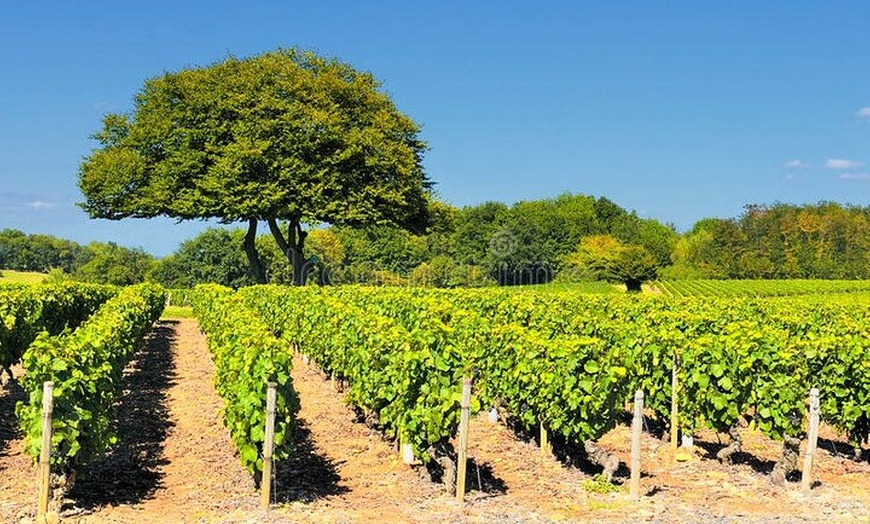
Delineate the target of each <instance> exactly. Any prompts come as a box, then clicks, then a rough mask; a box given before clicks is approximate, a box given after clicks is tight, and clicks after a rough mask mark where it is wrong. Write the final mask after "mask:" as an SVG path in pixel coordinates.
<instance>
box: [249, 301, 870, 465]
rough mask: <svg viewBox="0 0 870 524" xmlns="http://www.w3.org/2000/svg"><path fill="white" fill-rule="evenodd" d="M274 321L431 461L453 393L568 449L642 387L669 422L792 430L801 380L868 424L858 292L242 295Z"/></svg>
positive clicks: (833, 417) (449, 425) (844, 425)
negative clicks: (853, 296)
mask: <svg viewBox="0 0 870 524" xmlns="http://www.w3.org/2000/svg"><path fill="white" fill-rule="evenodd" d="M240 293H241V294H242V295H243V296H244V299H245V301H246V303H247V304H249V306H250V307H252V308H254V309H256V310H257V311H258V312H259V313H260V314H261V315H262V316H263V319H264V321H265V322H266V323H267V324H268V325H269V326H270V328H271V329H272V330H273V331H274V332H276V333H278V334H279V335H280V336H281V337H283V338H284V339H285V340H287V341H295V342H298V343H299V344H300V348H301V350H302V351H303V352H304V353H305V354H307V355H309V356H310V357H311V358H312V359H313V360H314V361H316V363H317V364H318V365H319V366H320V367H321V368H322V369H323V370H324V371H325V372H327V373H329V374H331V375H334V376H335V377H336V378H337V379H342V380H347V381H349V383H350V390H349V392H348V401H349V402H350V403H352V404H353V405H355V406H357V407H358V408H359V409H360V410H362V411H363V412H365V413H369V414H372V415H373V416H374V418H375V419H376V420H377V421H378V422H379V423H380V424H381V425H382V426H383V429H384V430H385V431H386V433H387V435H390V436H392V437H395V438H400V439H402V440H403V441H404V442H408V443H410V444H412V446H413V447H414V449H415V451H416V453H417V454H418V455H420V456H423V457H424V458H427V455H426V454H427V450H429V449H430V446H432V445H434V444H438V443H443V442H445V441H446V440H447V439H449V438H450V437H452V436H453V435H454V433H455V431H456V427H457V423H458V411H459V410H458V404H457V399H458V390H459V384H460V379H461V378H462V377H463V376H468V375H472V374H473V375H475V377H476V380H475V397H474V400H473V404H474V406H475V408H474V409H477V408H478V407H479V406H480V405H498V406H500V407H501V409H503V410H504V411H506V412H507V414H508V415H509V416H511V417H512V418H514V419H515V420H517V421H519V422H520V423H521V424H523V425H525V426H526V427H528V428H530V429H531V428H534V427H537V425H538V424H544V425H545V426H546V427H547V428H548V429H549V430H550V431H552V432H554V433H557V434H560V435H561V436H563V437H564V438H565V439H567V440H568V441H570V442H575V443H578V444H579V443H582V442H584V441H585V440H594V439H597V438H599V437H600V436H601V435H603V434H604V432H606V431H607V430H608V429H610V428H611V427H613V425H615V424H616V422H617V420H619V418H620V416H621V413H622V410H623V409H624V406H625V403H626V402H628V401H629V400H630V398H631V394H632V393H633V392H634V391H635V390H636V389H638V388H640V389H642V390H643V391H644V392H645V404H646V408H647V409H648V410H649V411H650V413H651V414H652V416H653V417H654V418H655V419H657V420H659V421H661V422H663V423H665V424H667V423H668V420H669V414H670V403H671V397H672V391H671V371H672V369H673V368H674V366H676V372H677V376H678V383H679V389H678V390H677V392H676V394H677V396H678V399H679V404H680V419H679V421H678V423H679V425H680V426H681V427H682V428H683V429H685V430H688V431H692V430H694V429H697V428H700V427H704V426H705V427H709V428H711V429H713V430H715V431H717V432H726V431H728V429H729V428H731V427H733V426H734V425H735V424H737V423H738V422H739V421H740V419H741V418H743V417H748V418H751V420H752V424H753V425H755V426H756V427H758V428H759V429H760V430H761V431H762V432H763V433H764V434H766V435H768V436H770V437H772V438H775V439H782V438H783V437H785V436H800V435H801V434H802V432H803V431H804V429H803V419H804V417H805V414H806V396H807V392H808V390H809V388H810V387H818V388H819V389H820V390H821V398H822V410H823V416H824V417H825V419H826V420H827V421H828V422H829V423H830V424H832V425H833V426H834V427H835V428H837V429H838V430H840V431H843V432H846V433H847V434H848V435H849V438H850V440H851V441H852V442H853V443H861V442H866V441H867V439H868V432H870V365H868V363H867V359H866V355H867V351H868V349H870V348H868V342H867V338H866V333H865V331H866V325H867V323H868V322H870V313H868V312H867V309H866V302H865V301H855V302H848V301H844V302H840V303H836V304H830V305H824V306H820V304H819V303H818V302H817V301H814V300H810V299H805V298H803V297H793V298H780V299H777V300H776V301H771V300H763V301H761V300H749V299H741V298H727V299H718V298H715V297H699V298H694V297H685V298H673V297H654V296H647V295H641V296H636V297H626V296H625V295H619V294H617V295H583V294H579V293H577V292H572V291H562V292H560V291H549V292H547V293H541V292H538V291H537V290H536V288H535V289H528V290H526V289H522V290H510V291H509V290H505V289H479V290H435V289H420V288H416V289H401V288H367V287H341V288H337V289H334V290H332V289H312V288H305V289H293V290H291V289H288V288H281V287H277V286H267V287H253V288H246V289H244V290H242V291H240Z"/></svg>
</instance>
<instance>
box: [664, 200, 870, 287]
mask: <svg viewBox="0 0 870 524" xmlns="http://www.w3.org/2000/svg"><path fill="white" fill-rule="evenodd" d="M868 231H870V208H866V207H863V208H862V207H848V206H840V205H838V204H834V203H830V202H821V203H818V204H814V205H804V206H795V205H791V204H775V205H772V206H758V205H751V206H746V211H745V212H744V214H743V215H742V216H741V217H740V218H738V219H734V220H722V219H706V220H702V221H700V222H699V223H698V224H696V226H695V228H693V230H692V231H690V232H689V233H687V234H686V235H685V236H684V237H683V238H682V239H680V241H679V242H678V243H677V245H676V247H675V250H674V256H673V259H674V262H676V263H684V264H687V265H689V266H692V267H695V268H697V269H698V270H700V271H701V272H702V274H703V276H704V277H705V278H737V279H786V278H788V279H866V278H870V269H868V268H870V266H868V264H867V260H868V257H870V234H868Z"/></svg>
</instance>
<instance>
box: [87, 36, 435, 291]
mask: <svg viewBox="0 0 870 524" xmlns="http://www.w3.org/2000/svg"><path fill="white" fill-rule="evenodd" d="M95 138H96V139H97V140H98V141H99V143H100V144H99V147H98V148H97V149H96V150H95V151H94V152H93V153H91V154H90V155H89V156H88V157H87V158H86V159H85V160H84V162H83V163H82V164H81V167H80V171H79V187H80V188H81V190H82V193H83V194H84V196H85V202H83V203H82V204H81V205H82V207H83V208H84V209H85V210H86V211H87V212H88V214H89V215H90V216H91V217H93V218H108V219H115V220H117V219H122V218H127V217H143V218H148V217H155V216H169V217H173V218H177V219H182V220H184V219H200V218H217V219H220V220H222V221H224V222H237V221H241V222H248V224H249V232H250V233H251V235H252V236H253V235H254V234H255V230H254V229H255V227H256V223H257V221H261V220H266V221H268V222H269V223H270V228H271V229H272V233H273V235H274V236H275V237H276V241H278V245H279V246H280V252H282V253H285V254H286V255H287V256H288V258H289V259H292V260H291V262H292V263H293V270H294V272H297V271H299V270H300V268H301V260H304V258H305V257H304V255H303V253H304V243H303V240H302V237H303V235H302V234H301V233H302V231H301V229H300V225H301V224H303V223H306V224H311V223H315V224H316V223H329V224H336V225H344V226H352V227H357V226H365V225H372V224H393V225H396V226H398V227H401V228H404V229H408V230H411V231H415V232H420V233H422V232H423V231H424V230H425V228H426V226H427V224H428V221H429V217H428V210H429V206H428V201H429V198H430V196H429V189H430V185H431V184H430V182H429V181H428V179H427V177H426V176H425V174H424V172H423V168H422V158H423V153H424V151H425V149H426V144H425V143H424V142H423V141H422V140H421V139H420V138H419V127H418V126H417V124H416V123H414V122H413V121H412V120H411V119H410V118H409V117H408V116H406V115H404V114H402V113H401V112H400V111H399V110H398V109H397V108H396V107H395V105H394V104H393V102H392V100H390V98H389V97H388V96H387V95H386V94H384V93H383V92H382V91H381V85H380V82H379V81H378V80H376V79H375V78H374V77H373V76H372V75H371V74H369V73H366V72H362V71H357V70H355V69H354V68H353V67H351V66H350V65H348V64H346V63H343V62H340V61H338V60H332V59H326V58H322V57H320V56H317V55H316V54H314V53H312V52H307V51H300V50H296V49H282V50H277V51H273V52H269V53H265V54H262V55H258V56H252V57H248V58H241V59H240V58H235V57H230V58H227V59H226V60H224V61H222V62H219V63H216V64H213V65H210V66H207V67H199V68H191V69H184V70H181V71H176V72H168V73H165V74H163V75H162V76H159V77H156V78H152V79H149V80H147V81H146V82H145V86H144V87H143V89H142V90H141V91H140V93H139V94H138V95H137V96H136V100H135V108H134V111H133V112H132V114H130V115H115V114H110V115H107V116H106V117H105V119H104V121H103V129H102V131H100V132H98V133H97V134H96V135H95ZM278 220H284V221H287V222H289V228H290V231H291V234H290V235H289V236H290V238H289V239H287V240H286V242H287V243H288V248H292V251H291V250H290V249H287V248H285V247H284V245H283V244H284V243H285V239H284V238H283V234H282V233H280V229H278V224H277V221H278ZM297 230H298V231H297ZM247 249H248V254H249V256H250V257H251V260H252V262H254V261H255V260H256V258H257V256H258V255H257V253H256V250H255V248H254V246H251V245H248V246H247ZM251 267H252V271H253V273H254V274H255V275H257V277H258V279H259V278H262V277H263V275H260V274H259V273H258V269H257V264H256V263H252V266H251ZM297 276H298V275H297ZM297 280H298V279H297Z"/></svg>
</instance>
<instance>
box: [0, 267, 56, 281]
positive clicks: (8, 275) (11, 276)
mask: <svg viewBox="0 0 870 524" xmlns="http://www.w3.org/2000/svg"><path fill="white" fill-rule="evenodd" d="M47 276H48V275H46V274H45V273H36V272H32V271H12V270H11V269H3V270H0V284H2V283H4V282H18V283H22V284H38V283H39V282H42V281H43V280H45V278H46V277H47Z"/></svg>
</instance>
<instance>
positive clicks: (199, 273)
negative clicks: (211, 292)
mask: <svg viewBox="0 0 870 524" xmlns="http://www.w3.org/2000/svg"><path fill="white" fill-rule="evenodd" d="M244 236H245V233H244V231H242V230H240V229H232V230H227V229H223V228H210V229H207V230H205V231H203V232H202V233H200V234H199V235H197V236H196V237H194V238H192V239H190V240H186V241H184V242H182V243H181V246H179V248H178V250H176V251H175V253H173V254H172V255H170V256H168V257H166V258H164V259H163V260H160V261H159V262H158V263H157V264H156V267H155V269H154V270H153V271H152V272H151V274H150V277H151V278H152V279H153V280H155V281H157V282H160V283H161V284H163V285H164V286H167V287H171V288H192V287H194V286H196V285H197V284H205V283H214V284H221V285H223V286H228V287H232V288H238V287H241V286H249V285H252V284H254V283H255V281H254V279H253V278H251V276H250V275H249V273H248V261H247V259H246V258H245V253H244V251H242V249H241V245H242V239H243V237H244Z"/></svg>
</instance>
